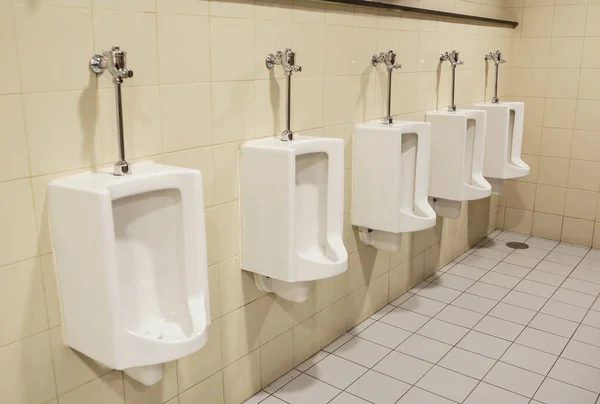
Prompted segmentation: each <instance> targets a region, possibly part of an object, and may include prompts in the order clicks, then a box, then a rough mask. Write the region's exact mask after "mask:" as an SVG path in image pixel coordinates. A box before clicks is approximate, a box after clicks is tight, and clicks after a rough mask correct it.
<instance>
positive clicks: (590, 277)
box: [571, 268, 600, 284]
mask: <svg viewBox="0 0 600 404" xmlns="http://www.w3.org/2000/svg"><path fill="white" fill-rule="evenodd" d="M571 277H572V278H576V279H581V280H583V281H588V282H593V283H598V284H600V271H589V270H587V269H580V268H575V270H574V271H573V272H572V273H571Z"/></svg>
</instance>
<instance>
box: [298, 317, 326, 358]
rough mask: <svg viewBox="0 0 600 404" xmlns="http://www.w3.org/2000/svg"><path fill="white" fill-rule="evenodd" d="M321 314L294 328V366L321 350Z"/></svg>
mask: <svg viewBox="0 0 600 404" xmlns="http://www.w3.org/2000/svg"><path fill="white" fill-rule="evenodd" d="M321 348H322V346H321V313H320V312H319V313H317V314H316V315H314V316H312V317H310V318H308V319H307V320H305V321H303V322H301V323H300V324H298V325H297V326H295V327H294V366H298V365H300V364H301V363H302V362H304V361H305V360H307V359H308V358H310V357H311V356H313V355H314V354H316V353H317V352H318V351H319V350H321Z"/></svg>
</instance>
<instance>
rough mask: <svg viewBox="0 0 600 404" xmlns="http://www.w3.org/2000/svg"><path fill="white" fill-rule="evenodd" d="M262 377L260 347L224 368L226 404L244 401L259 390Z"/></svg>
mask: <svg viewBox="0 0 600 404" xmlns="http://www.w3.org/2000/svg"><path fill="white" fill-rule="evenodd" d="M260 377H261V375H260V350H258V349H257V350H255V351H254V352H252V353H250V354H249V355H246V356H244V357H243V358H241V359H240V360H238V361H236V362H234V363H232V364H231V365H229V366H227V367H226V368H225V369H223V387H224V392H225V404H237V403H242V402H244V401H245V400H246V399H248V398H250V397H251V396H252V395H254V394H255V393H256V392H258V391H259V390H260V388H261V387H262V386H261V384H260Z"/></svg>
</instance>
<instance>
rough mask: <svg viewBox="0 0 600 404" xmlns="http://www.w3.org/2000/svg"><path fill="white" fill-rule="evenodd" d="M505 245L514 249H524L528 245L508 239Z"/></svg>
mask: <svg viewBox="0 0 600 404" xmlns="http://www.w3.org/2000/svg"><path fill="white" fill-rule="evenodd" d="M506 246H507V247H510V248H514V249H515V250H526V249H528V248H529V246H528V245H527V244H525V243H519V242H518V241H509V242H508V243H506Z"/></svg>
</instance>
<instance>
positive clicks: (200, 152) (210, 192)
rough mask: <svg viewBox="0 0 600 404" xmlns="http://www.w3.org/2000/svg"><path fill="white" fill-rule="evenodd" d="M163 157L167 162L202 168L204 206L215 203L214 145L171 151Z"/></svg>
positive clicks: (196, 168)
mask: <svg viewBox="0 0 600 404" xmlns="http://www.w3.org/2000/svg"><path fill="white" fill-rule="evenodd" d="M163 159H164V162H165V164H170V165H174V166H179V167H186V168H191V169H194V170H200V172H202V186H203V190H204V207H205V208H208V207H210V206H213V205H214V204H215V173H214V170H215V167H214V165H215V162H214V160H215V159H214V148H213V147H202V148H198V149H188V150H183V151H180V152H175V153H169V154H165V155H164V156H163Z"/></svg>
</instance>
